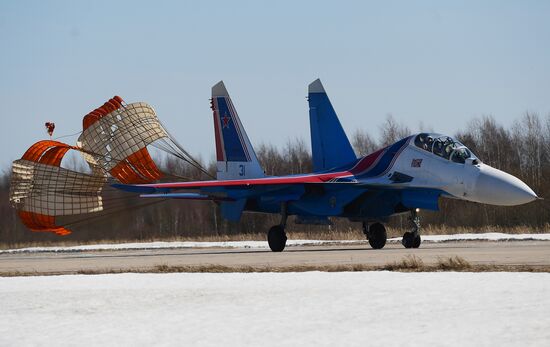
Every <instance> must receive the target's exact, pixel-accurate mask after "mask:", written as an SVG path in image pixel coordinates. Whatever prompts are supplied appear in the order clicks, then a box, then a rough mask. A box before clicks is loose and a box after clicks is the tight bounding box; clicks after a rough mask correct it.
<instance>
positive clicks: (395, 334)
mask: <svg viewBox="0 0 550 347" xmlns="http://www.w3.org/2000/svg"><path fill="white" fill-rule="evenodd" d="M548 293H550V274H543V273H538V274H536V273H451V272H446V273H395V272H348V273H322V272H306V273H252V274H242V273H226V274H199V273H184V274H119V275H94V276H92V275H88V276H86V275H84V276H82V275H79V276H44V277H12V278H0V307H1V308H2V309H1V310H0V345H1V346H36V345H53V346H74V345H79V346H113V345H117V346H136V345H137V346H150V345H155V346H220V345H223V346H278V347H280V346H342V345H345V346H365V345H367V346H410V345H415V346H433V345H435V346H535V345H537V346H544V345H548V341H550V329H548V327H549V326H550V316H549V315H548V311H549V310H550V296H549V295H548Z"/></svg>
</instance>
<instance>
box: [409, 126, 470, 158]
mask: <svg viewBox="0 0 550 347" xmlns="http://www.w3.org/2000/svg"><path fill="white" fill-rule="evenodd" d="M414 144H415V145H416V147H418V148H422V149H423V150H425V151H428V152H432V153H433V154H435V155H437V156H439V157H442V158H445V159H447V160H451V161H453V162H455V163H461V164H464V163H465V162H466V159H468V158H476V156H475V155H474V154H473V153H472V152H471V151H470V150H469V149H468V148H466V146H464V145H463V144H462V143H460V142H459V141H457V140H455V139H454V138H452V137H451V136H447V135H441V134H428V133H422V134H418V135H417V136H416V137H415V139H414Z"/></svg>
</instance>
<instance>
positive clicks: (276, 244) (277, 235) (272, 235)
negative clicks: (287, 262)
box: [267, 225, 286, 252]
mask: <svg viewBox="0 0 550 347" xmlns="http://www.w3.org/2000/svg"><path fill="white" fill-rule="evenodd" d="M267 243H268V244H269V248H271V250H272V251H273V252H282V251H283V249H285V246H286V233H285V228H283V227H282V226H281V225H274V226H272V227H271V229H269V232H268V233H267Z"/></svg>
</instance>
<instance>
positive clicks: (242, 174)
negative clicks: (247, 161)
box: [239, 164, 245, 176]
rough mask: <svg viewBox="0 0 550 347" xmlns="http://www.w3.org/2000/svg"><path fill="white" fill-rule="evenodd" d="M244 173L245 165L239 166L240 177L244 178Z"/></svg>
mask: <svg viewBox="0 0 550 347" xmlns="http://www.w3.org/2000/svg"><path fill="white" fill-rule="evenodd" d="M244 173H245V169H244V165H243V164H241V165H239V176H244Z"/></svg>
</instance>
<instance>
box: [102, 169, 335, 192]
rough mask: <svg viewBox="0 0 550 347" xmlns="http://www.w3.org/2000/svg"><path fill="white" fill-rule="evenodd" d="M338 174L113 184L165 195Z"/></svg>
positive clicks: (322, 179) (311, 180) (303, 181)
mask: <svg viewBox="0 0 550 347" xmlns="http://www.w3.org/2000/svg"><path fill="white" fill-rule="evenodd" d="M338 176H340V175H338V173H328V174H314V175H297V176H285V177H266V178H253V179H242V180H215V181H191V182H170V183H154V184H113V187H115V188H118V189H121V190H124V191H128V192H133V193H141V194H155V193H159V194H164V193H169V192H171V191H173V190H180V189H190V190H201V189H205V188H228V187H235V188H237V187H242V188H250V187H254V186H271V185H273V186H279V185H293V184H309V183H327V182H330V181H331V180H333V179H335V178H337V177H338Z"/></svg>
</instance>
